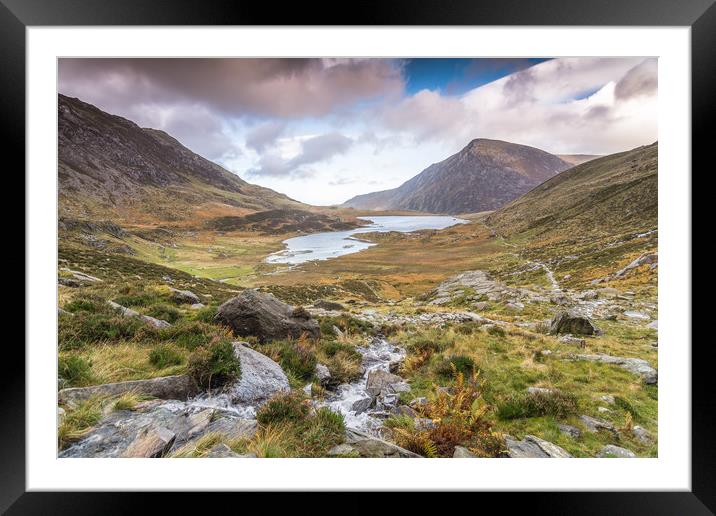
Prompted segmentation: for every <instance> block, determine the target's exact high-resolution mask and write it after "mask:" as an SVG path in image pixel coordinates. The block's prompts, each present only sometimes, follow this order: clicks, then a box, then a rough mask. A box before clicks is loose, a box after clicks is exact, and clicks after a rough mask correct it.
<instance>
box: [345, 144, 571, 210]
mask: <svg viewBox="0 0 716 516" xmlns="http://www.w3.org/2000/svg"><path fill="white" fill-rule="evenodd" d="M570 166H571V165H570V163H568V162H567V161H565V160H563V159H560V158H559V157H557V156H555V155H553V154H550V153H548V152H545V151H542V150H540V149H536V148H534V147H528V146H526V145H517V144H514V143H509V142H504V141H499V140H488V139H483V138H480V139H476V140H473V141H471V142H470V143H469V144H468V145H467V146H466V147H465V148H464V149H462V150H461V151H460V152H458V153H457V154H454V155H452V156H450V157H449V158H447V159H446V160H444V161H441V162H440V163H435V164H433V165H430V166H429V167H428V168H426V169H425V170H423V171H422V172H421V173H420V174H418V175H417V176H415V177H413V178H412V179H410V180H409V181H407V182H405V183H404V184H403V185H401V186H400V187H398V188H395V189H393V190H385V191H382V192H375V193H370V194H365V195H359V196H356V197H354V198H352V199H350V200H348V201H347V202H346V203H345V204H344V206H346V207H352V208H357V209H373V210H387V209H405V210H416V211H424V212H432V213H450V214H457V213H470V212H480V211H488V210H494V209H497V208H500V207H501V206H503V205H504V204H506V203H508V202H509V201H511V200H513V199H515V198H517V197H519V196H520V195H522V194H524V193H526V192H528V191H529V190H530V189H532V188H534V187H535V186H537V185H538V184H540V183H542V182H543V181H546V180H547V179H549V178H551V177H552V176H554V175H555V174H557V173H558V172H561V171H563V170H566V169H567V168H569V167H570Z"/></svg>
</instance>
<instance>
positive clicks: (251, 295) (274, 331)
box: [214, 289, 321, 342]
mask: <svg viewBox="0 0 716 516" xmlns="http://www.w3.org/2000/svg"><path fill="white" fill-rule="evenodd" d="M214 319H215V320H216V321H217V322H219V323H221V324H225V325H227V326H229V327H230V328H231V330H232V331H233V333H234V335H237V336H244V337H248V336H254V337H257V338H258V339H259V341H260V342H267V341H271V340H276V339H285V338H294V339H297V338H299V337H301V335H303V334H306V335H308V336H309V337H311V338H318V337H319V336H320V333H321V331H320V329H319V327H318V323H316V321H314V320H313V319H312V318H311V315H310V314H309V313H308V312H307V311H305V310H303V311H298V312H297V311H296V310H295V309H294V308H293V307H292V306H291V305H288V304H286V303H284V302H282V301H279V300H278V299H276V297H274V296H273V295H272V294H265V293H263V292H258V291H256V290H253V289H246V290H244V291H243V292H242V293H241V294H239V295H238V296H236V297H234V298H232V299H229V300H228V301H227V302H226V303H224V304H223V305H221V306H220V307H219V309H218V311H217V313H216V316H215V318H214Z"/></svg>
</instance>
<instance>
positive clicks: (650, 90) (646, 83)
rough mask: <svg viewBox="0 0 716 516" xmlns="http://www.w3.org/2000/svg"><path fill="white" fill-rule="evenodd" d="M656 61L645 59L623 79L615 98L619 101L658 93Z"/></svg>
mask: <svg viewBox="0 0 716 516" xmlns="http://www.w3.org/2000/svg"><path fill="white" fill-rule="evenodd" d="M657 67H658V65H657V61H656V59H655V58H654V59H645V60H644V62H642V63H640V64H638V65H636V66H635V67H634V68H632V69H631V70H629V71H628V72H627V73H626V75H624V77H622V78H621V79H620V80H619V82H618V83H617V84H616V87H615V88H614V96H615V97H616V98H618V99H630V98H634V97H639V96H649V95H653V94H655V93H656V90H657V85H658V80H659V78H658V69H657Z"/></svg>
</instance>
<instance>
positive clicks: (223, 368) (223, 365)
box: [187, 339, 241, 388]
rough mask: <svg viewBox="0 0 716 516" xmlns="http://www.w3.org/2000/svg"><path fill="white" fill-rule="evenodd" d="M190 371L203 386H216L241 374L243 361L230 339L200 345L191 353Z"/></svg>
mask: <svg viewBox="0 0 716 516" xmlns="http://www.w3.org/2000/svg"><path fill="white" fill-rule="evenodd" d="M187 369H188V372H189V374H190V375H192V376H193V377H194V379H195V380H196V382H197V384H199V386H201V387H203V388H215V387H220V386H221V385H224V384H225V383H227V382H231V381H234V380H236V379H238V378H239V377H240V376H241V362H240V361H239V359H238V357H237V356H236V355H235V354H234V347H233V345H232V343H231V341H230V340H226V339H221V340H217V341H214V342H212V343H211V344H209V345H208V346H206V347H204V346H202V347H199V348H197V349H195V350H194V351H193V352H192V353H191V355H189V363H188V366H187Z"/></svg>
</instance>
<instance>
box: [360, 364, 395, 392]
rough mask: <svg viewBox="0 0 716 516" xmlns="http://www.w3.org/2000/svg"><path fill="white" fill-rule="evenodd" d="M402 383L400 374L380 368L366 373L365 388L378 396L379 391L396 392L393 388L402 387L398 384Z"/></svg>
mask: <svg viewBox="0 0 716 516" xmlns="http://www.w3.org/2000/svg"><path fill="white" fill-rule="evenodd" d="M404 383H405V382H404V381H403V379H402V378H401V377H400V376H397V375H394V374H392V373H389V372H388V371H384V370H382V369H374V370H373V371H370V372H369V373H368V378H367V380H366V384H365V390H366V392H367V393H368V394H370V395H371V396H378V395H379V394H380V393H381V392H397V391H395V390H394V388H395V387H398V388H402V387H400V384H404Z"/></svg>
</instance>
